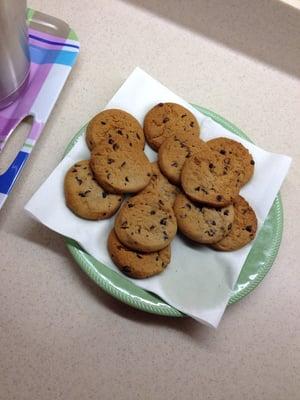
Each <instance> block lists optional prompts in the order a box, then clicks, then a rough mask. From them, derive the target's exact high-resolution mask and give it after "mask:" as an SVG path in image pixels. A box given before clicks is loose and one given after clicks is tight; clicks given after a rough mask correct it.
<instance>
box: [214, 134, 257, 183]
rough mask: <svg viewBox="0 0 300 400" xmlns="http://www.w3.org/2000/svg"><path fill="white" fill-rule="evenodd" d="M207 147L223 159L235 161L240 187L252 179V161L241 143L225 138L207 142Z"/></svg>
mask: <svg viewBox="0 0 300 400" xmlns="http://www.w3.org/2000/svg"><path fill="white" fill-rule="evenodd" d="M207 145H208V146H209V147H210V148H211V149H212V150H214V151H217V152H218V153H219V154H220V155H221V156H222V157H223V158H224V160H225V159H229V160H232V159H234V160H235V166H236V168H237V170H238V172H239V175H240V176H239V180H240V184H241V186H243V185H245V184H246V183H247V182H248V181H249V180H250V179H251V177H252V175H253V172H254V164H255V162H254V160H253V158H252V155H251V154H250V153H249V151H248V149H246V147H244V146H243V145H242V144H241V143H239V142H236V141H235V140H232V139H228V138H225V137H219V138H216V139H212V140H209V141H208V142H207Z"/></svg>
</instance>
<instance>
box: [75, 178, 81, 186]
mask: <svg viewBox="0 0 300 400" xmlns="http://www.w3.org/2000/svg"><path fill="white" fill-rule="evenodd" d="M75 179H76V181H77V182H78V184H79V185H81V184H82V179H80V178H78V176H75Z"/></svg>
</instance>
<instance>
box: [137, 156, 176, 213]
mask: <svg viewBox="0 0 300 400" xmlns="http://www.w3.org/2000/svg"><path fill="white" fill-rule="evenodd" d="M151 165H152V176H151V180H150V182H149V183H148V185H147V186H146V187H145V189H143V190H142V191H141V192H140V193H139V195H144V194H147V193H148V194H153V195H154V196H156V197H157V198H161V199H162V200H163V201H164V202H165V203H166V204H167V205H168V206H170V207H173V204H174V201H175V198H176V195H177V194H178V193H179V189H178V188H177V187H176V186H174V185H172V183H170V182H169V181H168V179H167V178H166V177H165V176H164V175H163V174H162V173H161V171H160V169H159V166H158V164H157V162H153V163H152V164H151Z"/></svg>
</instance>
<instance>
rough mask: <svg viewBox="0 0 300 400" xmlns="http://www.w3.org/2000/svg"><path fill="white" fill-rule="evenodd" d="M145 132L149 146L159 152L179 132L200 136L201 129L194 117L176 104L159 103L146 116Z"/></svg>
mask: <svg viewBox="0 0 300 400" xmlns="http://www.w3.org/2000/svg"><path fill="white" fill-rule="evenodd" d="M144 132H145V136H146V140H147V142H148V144H149V145H150V146H151V147H152V148H153V149H154V150H158V149H159V147H160V145H161V144H162V143H163V141H164V140H165V139H166V138H167V137H169V136H172V135H174V134H175V133H178V132H186V133H187V134H189V135H194V136H199V132H200V127H199V124H198V121H197V119H196V118H195V117H194V115H193V114H192V113H191V112H190V111H189V110H187V109H186V108H184V107H182V106H181V105H179V104H175V103H159V104H157V105H156V106H154V107H153V108H152V109H151V110H150V111H149V112H148V113H147V115H146V117H145V120H144Z"/></svg>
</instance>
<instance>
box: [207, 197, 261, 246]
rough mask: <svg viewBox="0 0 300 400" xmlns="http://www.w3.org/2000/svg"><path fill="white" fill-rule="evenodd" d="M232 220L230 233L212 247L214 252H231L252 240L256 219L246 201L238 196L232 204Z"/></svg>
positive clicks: (255, 228)
mask: <svg viewBox="0 0 300 400" xmlns="http://www.w3.org/2000/svg"><path fill="white" fill-rule="evenodd" d="M233 207H234V219H233V224H232V228H231V231H230V232H229V234H228V235H227V236H226V237H224V238H223V239H222V240H221V241H220V242H218V243H215V244H213V245H212V247H213V248H214V249H216V250H222V251H233V250H238V249H240V248H241V247H243V246H245V245H246V244H248V243H249V242H251V240H253V239H254V237H255V234H256V230H257V218H256V215H255V212H254V210H253V209H252V207H250V205H249V204H248V203H247V201H246V200H245V199H244V198H243V197H242V196H238V197H237V198H236V199H235V200H234V202H233Z"/></svg>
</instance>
